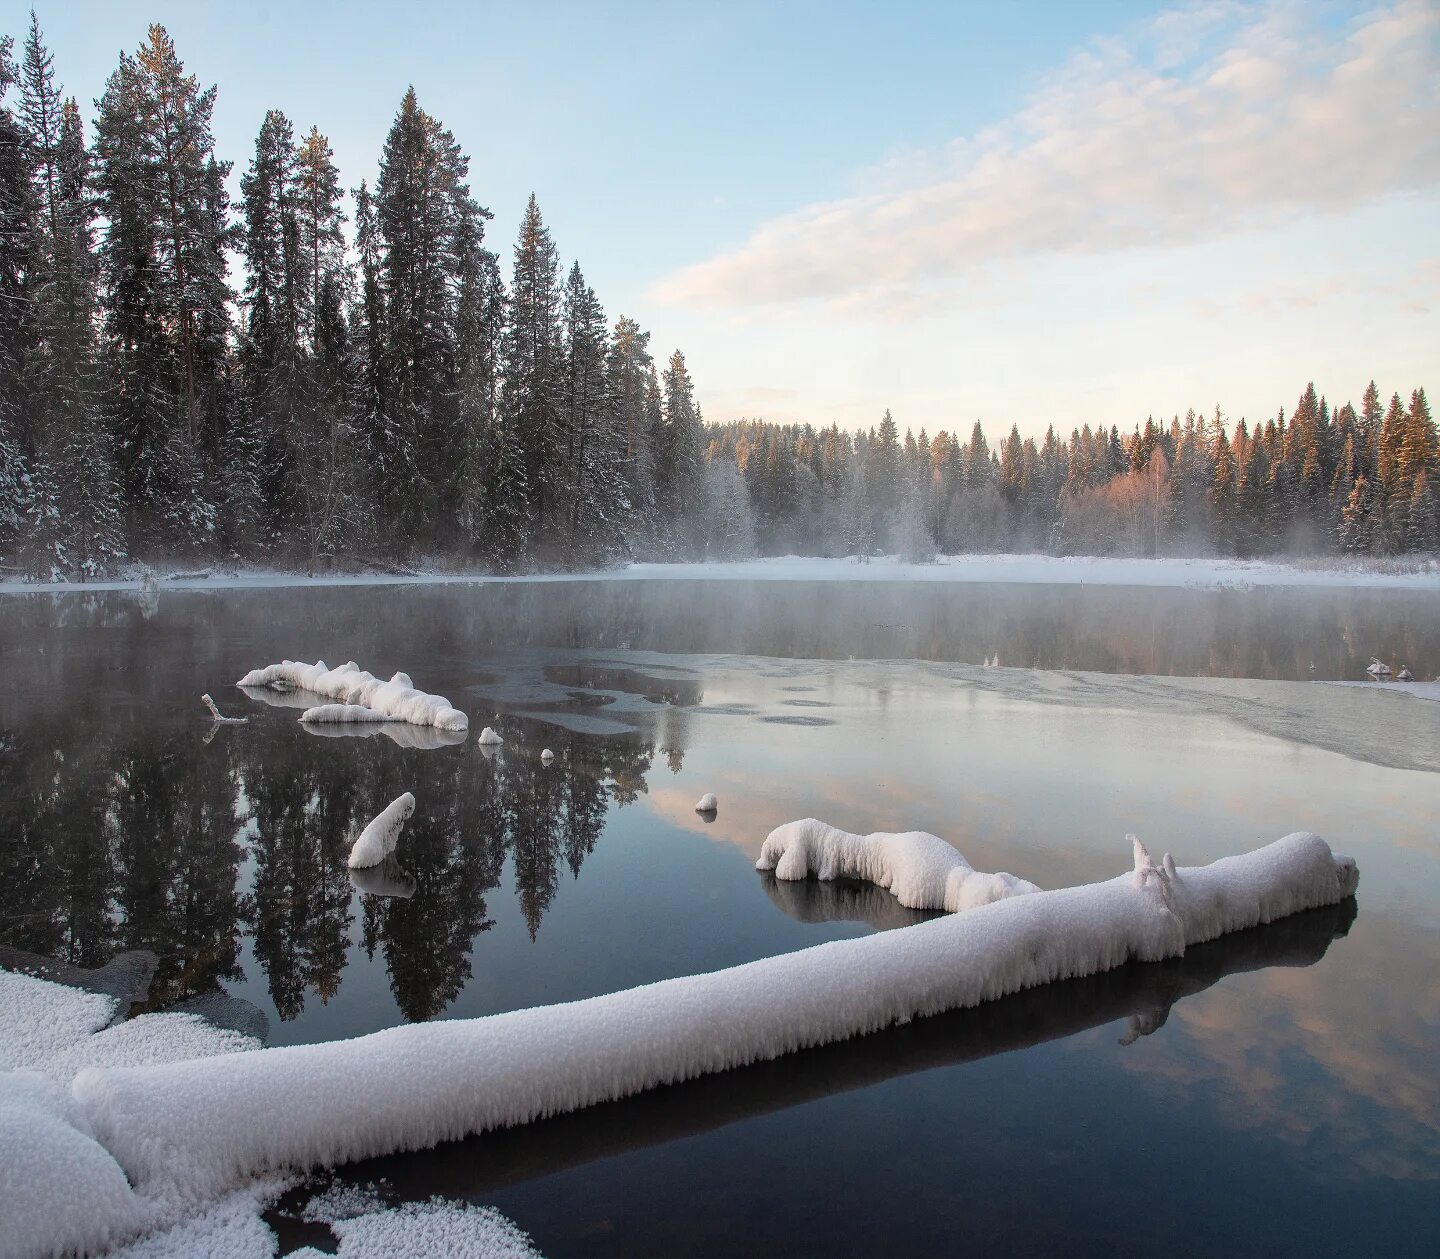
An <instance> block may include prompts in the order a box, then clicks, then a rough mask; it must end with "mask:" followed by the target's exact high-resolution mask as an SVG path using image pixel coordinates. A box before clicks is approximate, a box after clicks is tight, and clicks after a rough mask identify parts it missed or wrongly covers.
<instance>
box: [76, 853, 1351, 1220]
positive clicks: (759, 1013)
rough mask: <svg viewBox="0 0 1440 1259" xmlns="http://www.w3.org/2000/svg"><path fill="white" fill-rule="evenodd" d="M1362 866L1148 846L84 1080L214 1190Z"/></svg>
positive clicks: (1059, 963)
mask: <svg viewBox="0 0 1440 1259" xmlns="http://www.w3.org/2000/svg"><path fill="white" fill-rule="evenodd" d="M1136 856H1137V858H1138V857H1139V853H1138V852H1137V854H1136ZM1358 877H1359V876H1358V874H1357V872H1356V868H1355V863H1354V862H1353V861H1352V860H1351V859H1350V858H1348V857H1340V856H1337V855H1335V854H1334V853H1332V852H1331V851H1330V846H1329V845H1328V844H1326V842H1325V841H1324V840H1323V839H1321V838H1320V837H1319V836H1318V835H1313V834H1309V833H1296V834H1293V835H1288V836H1286V837H1285V838H1284V839H1281V840H1278V841H1276V842H1275V843H1273V844H1270V845H1268V846H1267V847H1265V848H1261V849H1258V850H1257V851H1255V852H1252V853H1247V854H1245V855H1243V856H1236V857H1228V858H1225V859H1223V860H1221V861H1217V862H1215V863H1214V864H1212V865H1209V866H1198V867H1182V868H1177V867H1176V866H1175V863H1174V861H1173V860H1170V859H1168V858H1167V859H1166V860H1164V861H1162V862H1161V864H1160V865H1159V866H1156V865H1155V864H1154V863H1153V862H1151V861H1150V860H1149V859H1148V856H1147V857H1145V858H1144V859H1143V861H1139V862H1137V866H1136V868H1134V869H1132V870H1130V871H1127V872H1126V873H1125V874H1122V875H1120V876H1119V877H1118V878H1115V879H1111V880H1110V881H1108V882H1105V883H1092V884H1087V885H1085V886H1081V887H1071V888H1063V889H1060V890H1058V891H1052V892H1031V893H1029V894H1027V895H1024V896H1010V897H1007V898H1006V899H1003V900H999V901H995V902H993V903H991V904H985V905H980V906H979V907H978V908H975V909H972V910H970V911H969V912H967V913H963V914H954V915H950V916H947V917H942V918H936V919H933V920H932V921H930V922H926V923H921V924H919V925H917V926H914V927H910V928H907V929H906V930H904V931H891V932H885V933H882V934H879V935H873V936H866V937H863V938H860V939H852V940H837V941H832V942H830V943H827V944H821V945H817V946H815V947H813V948H809V949H802V950H800V951H798V952H794V953H786V954H782V955H780V956H777V957H769V958H765V959H763V960H761V961H757V962H750V963H748V964H746V965H743V966H735V967H732V968H730V969H728V970H722V971H716V972H714V973H712V974H705V975H691V976H687V977H684V978H679V979H670V980H665V981H663V982H661V983H655V984H649V985H646V986H644V987H640V988H632V989H629V990H628V991H624V992H617V993H612V994H609V995H607V996H601V997H592V998H590V999H588V1000H584V1001H576V1002H571V1003H568V1004H564V1005H555V1006H546V1007H542V1008H539V1009H532V1010H516V1011H511V1012H508V1013H504V1014H496V1015H491V1016H489V1017H486V1018H477V1019H446V1020H438V1021H436V1022H433V1023H417V1024H408V1025H405V1026H401V1027H394V1028H390V1029H388V1030H386V1031H382V1032H376V1033H374V1034H373V1035H369V1036H362V1037H358V1038H356V1039H354V1040H349V1041H340V1042H336V1043H332V1044H320V1045H291V1046H284V1047H281V1048H274V1049H265V1050H260V1051H258V1052H255V1053H244V1054H232V1055H229V1056H228V1057H226V1058H225V1059H224V1060H221V1061H217V1060H215V1059H198V1060H195V1061H190V1062H181V1063H174V1064H171V1065H168V1066H157V1067H140V1068H132V1069H128V1070H91V1071H86V1072H83V1073H82V1074H81V1075H79V1076H77V1077H76V1079H75V1082H74V1085H73V1090H74V1093H75V1096H76V1098H77V1099H78V1100H79V1101H80V1102H81V1104H82V1105H83V1106H84V1107H85V1110H86V1112H87V1114H88V1116H89V1118H90V1123H91V1125H92V1127H93V1129H94V1131H95V1133H96V1135H97V1136H98V1137H99V1138H100V1140H101V1141H102V1142H103V1143H104V1144H105V1146H106V1147H107V1148H108V1149H109V1150H111V1151H112V1152H113V1153H114V1154H115V1156H116V1159H117V1160H118V1161H119V1163H120V1165H121V1166H122V1167H123V1168H124V1169H125V1170H126V1172H127V1173H128V1174H129V1175H130V1176H131V1178H132V1180H133V1182H134V1183H136V1184H137V1185H139V1186H141V1187H145V1186H148V1185H167V1186H170V1187H171V1190H172V1192H179V1193H187V1194H192V1195H202V1196H214V1195H215V1194H218V1193H223V1192H225V1191H226V1190H227V1189H229V1188H230V1187H232V1186H233V1185H234V1184H236V1183H237V1182H240V1181H243V1179H244V1178H246V1177H248V1176H252V1175H254V1174H256V1173H259V1172H265V1171H272V1170H279V1169H284V1168H296V1167H309V1166H315V1165H320V1164H325V1165H331V1164H334V1163H337V1162H342V1161H346V1160H353V1159H359V1158H366V1157H369V1156H372V1155H378V1154H384V1153H389V1152H392V1151H397V1150H413V1149H421V1148H425V1147H428V1146H432V1145H435V1144H437V1143H439V1142H441V1141H446V1140H452V1139H456V1138H459V1137H463V1136H466V1135H468V1134H470V1133H475V1132H483V1131H487V1130H490V1129H494V1128H502V1127H509V1126H513V1125H515V1124H522V1123H529V1122H530V1121H532V1120H535V1119H538V1118H542V1117H544V1116H548V1115H556V1114H561V1113H564V1112H566V1111H571V1110H577V1109H579V1108H581V1107H584V1106H590V1105H594V1104H596V1103H598V1102H605V1101H611V1100H614V1099H616V1098H620V1097H627V1096H630V1095H631V1094H634V1093H639V1092H642V1091H644V1090H647V1089H651V1088H655V1087H657V1086H659V1085H663V1084H670V1083H676V1082H678V1081H681V1080H688V1079H693V1078H695V1077H697V1076H701V1075H706V1074H709V1073H711V1072H716V1071H725V1070H728V1069H730V1068H732V1067H739V1066H744V1065H746V1064H748V1063H751V1062H756V1061H761V1060H766V1059H771V1058H777V1057H779V1056H780V1055H782V1054H787V1053H792V1052H794V1051H796V1050H798V1049H803V1048H807V1047H810V1046H813V1045H822V1044H827V1043H829V1042H831V1041H837V1040H844V1039H846V1038H848V1037H851V1036H859V1035H864V1034H866V1033H868V1032H873V1031H878V1030H880V1029H881V1028H884V1027H888V1026H890V1025H891V1024H894V1023H900V1022H907V1021H909V1020H911V1019H914V1018H919V1017H924V1016H927V1015H931V1014H938V1013H940V1012H941V1011H944V1010H950V1009H956V1008H960V1007H965V1006H973V1005H978V1004H979V1003H980V1002H982V1001H988V1000H992V999H994V998H996V997H1002V996H1005V995H1007V994H1008V993H1012V992H1016V991H1019V990H1020V989H1022V988H1031V987H1035V986H1037V985H1039V984H1045V983H1050V982H1051V981H1053V980H1057V979H1068V978H1073V977H1078V976H1084V975H1091V974H1095V973H1096V972H1099V971H1104V970H1109V969H1111V968H1112V967H1115V966H1121V965H1123V964H1125V963H1126V962H1129V961H1132V960H1137V961H1160V960H1162V959H1164V958H1168V957H1178V956H1180V955H1181V954H1182V953H1184V951H1185V949H1186V947H1187V946H1188V945H1191V944H1199V943H1202V942H1204V941H1206V940H1211V939H1214V938H1215V937H1216V936H1218V935H1221V934H1223V933H1224V932H1226V931H1236V930H1240V929H1243V928H1246V927H1253V926H1257V925H1259V924H1261V923H1266V922H1271V921H1273V920H1275V919H1277V918H1283V917H1285V916H1287V915H1289V914H1292V913H1297V912H1299V911H1300V910H1302V909H1312V908H1315V907H1317V906H1320V905H1330V904H1335V903H1337V902H1339V901H1342V900H1344V899H1345V898H1346V897H1347V896H1349V895H1351V894H1352V893H1353V892H1354V891H1355V887H1356V883H1357V882H1358ZM262 1104H263V1105H262Z"/></svg>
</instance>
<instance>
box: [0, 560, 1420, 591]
mask: <svg viewBox="0 0 1440 1259" xmlns="http://www.w3.org/2000/svg"><path fill="white" fill-rule="evenodd" d="M667 580H668V581H916V582H1004V583H1016V584H1029V585H1060V586H1083V585H1095V586H1159V587H1179V588H1191V589H1206V590H1209V589H1224V590H1246V589H1249V588H1251V587H1256V586H1266V587H1270V586H1308V587H1316V586H1326V587H1334V586H1355V587H1383V588H1386V589H1397V590H1440V560H1434V559H1428V560H1419V559H1417V560H1416V561H1415V562H1414V566H1413V569H1411V570H1410V571H1398V570H1393V571H1392V570H1383V571H1382V570H1380V569H1373V568H1367V567H1364V566H1363V565H1361V564H1354V563H1350V562H1347V561H1346V560H1344V559H1341V558H1338V557H1331V558H1327V559H1323V560H1315V561H1310V562H1307V563H1306V564H1305V565H1304V566H1301V565H1299V564H1289V563H1285V562H1283V561H1279V560H1232V559H1200V558H1185V557H1179V556H1167V557H1165V558H1162V559H1139V558H1126V557H1119V556H1090V555H950V556H942V557H941V558H940V559H939V560H937V561H936V562H935V563H933V564H911V563H907V562H905V561H903V560H899V559H896V558H894V557H883V558H878V559H874V560H869V561H865V562H862V561H860V560H857V559H855V558H854V557H850V558H846V559H820V558H812V557H806V556H798V555H785V556H778V557H773V558H769V559H753V560H729V561H723V562H718V561H717V562H714V563H674V564H660V563H645V564H629V565H626V566H625V567H623V568H613V569H603V570H597V571H593V572H583V573H534V574H529V575H523V576H504V575H496V574H490V573H449V572H427V573H417V574H415V575H413V576H397V575H393V574H389V573H339V574H328V575H323V576H319V577H307V576H305V575H304V574H303V573H294V572H282V571H278V570H273V569H262V568H256V569H241V570H238V571H235V572H230V573H216V574H194V575H188V574H187V575H179V574H176V575H172V577H171V578H169V579H167V580H166V582H165V585H164V590H166V591H185V590H251V589H264V588H283V587H292V586H436V585H459V586H464V585H484V584H489V583H494V582H557V581H667ZM142 584H143V583H142V579H141V578H138V577H137V578H132V579H120V580H114V581H96V582H85V583H80V582H74V583H67V582H27V581H14V580H10V581H0V594H46V593H60V592H75V591H113V590H140V589H141V588H142Z"/></svg>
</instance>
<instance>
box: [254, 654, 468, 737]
mask: <svg viewBox="0 0 1440 1259" xmlns="http://www.w3.org/2000/svg"><path fill="white" fill-rule="evenodd" d="M236 685H237V686H239V687H241V688H245V687H257V686H260V687H268V688H270V689H272V690H277V691H311V692H313V693H314V694H316V695H319V696H321V697H322V698H324V699H328V700H334V701H335V702H336V703H337V704H349V705H356V706H359V707H362V708H372V709H374V710H375V711H376V712H379V713H383V714H384V715H385V716H386V717H387V718H388V719H390V720H392V721H408V722H410V723H411V724H412V725H416V726H435V727H437V728H438V729H440V730H465V729H468V728H469V725H470V719H469V718H468V717H466V716H465V714H464V713H462V712H460V711H459V710H458V709H455V708H452V707H451V706H450V701H449V700H448V699H446V698H445V697H444V696H443V695H430V694H427V693H426V692H425V691H417V690H416V689H415V687H414V685H413V684H412V683H411V681H410V675H409V674H407V673H397V674H395V675H394V676H393V677H392V678H391V679H390V680H389V681H388V682H382V681H381V680H380V679H379V678H377V677H375V676H374V675H373V674H370V673H366V672H365V670H364V669H362V668H360V666H359V665H357V664H356V663H355V662H354V661H353V660H351V661H349V662H347V663H346V664H343V665H341V666H340V667H339V668H338V669H329V668H326V666H325V662H324V661H323V660H320V661H317V662H316V663H315V664H303V663H301V662H300V661H297V660H282V661H281V662H280V663H279V664H272V665H266V666H265V668H263V669H252V670H251V671H250V672H249V673H247V674H246V675H245V676H244V677H243V678H241V679H240V681H239V682H237V683H236Z"/></svg>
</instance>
